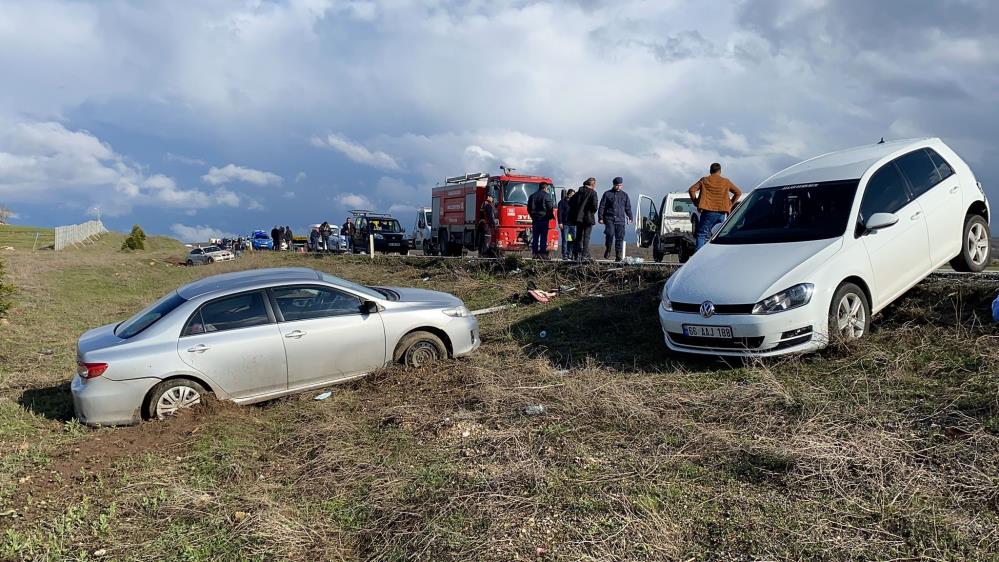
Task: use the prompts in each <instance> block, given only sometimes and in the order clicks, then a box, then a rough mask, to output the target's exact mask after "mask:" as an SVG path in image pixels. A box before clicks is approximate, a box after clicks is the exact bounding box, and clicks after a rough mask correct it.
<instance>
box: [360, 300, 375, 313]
mask: <svg viewBox="0 0 999 562" xmlns="http://www.w3.org/2000/svg"><path fill="white" fill-rule="evenodd" d="M378 311H379V308H378V303H376V302H375V301H364V302H362V303H361V314H372V313H374V312H378Z"/></svg>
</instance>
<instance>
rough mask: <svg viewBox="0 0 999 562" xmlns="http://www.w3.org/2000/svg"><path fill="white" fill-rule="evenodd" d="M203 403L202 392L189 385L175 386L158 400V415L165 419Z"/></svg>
mask: <svg viewBox="0 0 999 562" xmlns="http://www.w3.org/2000/svg"><path fill="white" fill-rule="evenodd" d="M200 403H201V394H200V393H199V392H198V391H197V390H195V389H193V388H191V387H189V386H175V387H173V388H171V389H169V390H167V391H166V392H164V393H163V396H160V399H159V401H157V402H156V417H157V418H160V419H163V418H165V417H167V416H172V415H174V414H176V413H177V412H178V411H180V410H183V409H186V408H191V407H192V406H196V405H198V404H200Z"/></svg>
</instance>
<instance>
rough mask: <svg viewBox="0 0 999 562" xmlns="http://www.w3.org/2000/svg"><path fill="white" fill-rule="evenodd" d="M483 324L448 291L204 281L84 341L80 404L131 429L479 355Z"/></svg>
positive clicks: (301, 280) (228, 277) (251, 276)
mask: <svg viewBox="0 0 999 562" xmlns="http://www.w3.org/2000/svg"><path fill="white" fill-rule="evenodd" d="M479 343H480V341H479V327H478V322H477V321H476V319H475V317H474V316H472V315H471V314H470V313H469V311H468V309H467V308H466V307H465V305H464V304H463V303H462V301H461V300H460V299H458V298H457V297H455V296H453V295H449V294H447V293H441V292H436V291H428V290H424V289H404V288H397V287H391V288H389V287H366V286H362V285H358V284H355V283H351V282H349V281H346V280H343V279H340V278H338V277H334V276H332V275H327V274H325V273H321V272H318V271H314V270H311V269H303V268H287V269H258V270H251V271H243V272H237V273H228V274H224V275H216V276H212V277H207V278H205V279H202V280H200V281H196V282H194V283H191V284H189V285H185V286H183V287H181V288H180V289H177V290H176V291H173V292H171V293H170V294H168V295H166V296H165V297H163V298H162V299H160V300H159V301H157V302H155V303H153V304H152V305H151V306H150V307H149V308H147V309H145V310H143V311H142V312H140V313H138V314H136V315H135V316H134V317H132V318H131V319H129V320H126V321H125V322H121V323H119V324H111V325H108V326H103V327H101V328H96V329H93V330H90V331H89V332H86V333H85V334H83V336H81V337H80V340H79V343H78V352H77V362H78V369H77V374H76V376H75V377H74V378H73V384H72V392H73V405H74V407H75V409H76V416H77V418H79V420H80V421H81V422H83V423H85V424H88V425H127V424H133V423H137V422H138V421H140V420H141V419H143V418H146V419H149V418H163V417H165V416H168V415H170V414H173V413H175V412H177V411H178V410H180V409H182V408H186V407H190V406H193V405H196V404H199V403H200V402H201V401H202V400H203V398H204V397H205V396H206V394H208V393H212V394H214V395H215V397H216V398H217V399H220V400H231V401H233V402H236V403H238V404H249V403H253V402H260V401H263V400H270V399H273V398H278V397H280V396H285V395H289V394H294V393H297V392H304V391H308V390H313V389H317V388H321V387H324V386H329V385H331V384H335V383H340V382H343V381H347V380H350V379H354V378H357V377H361V376H364V375H365V374H367V373H370V372H372V371H374V370H377V369H379V368H381V367H384V366H385V365H387V364H389V363H391V362H393V361H396V362H400V363H403V364H405V365H408V366H411V367H419V366H422V365H426V364H429V363H432V362H435V361H437V360H439V359H443V358H446V357H456V356H461V355H465V354H468V353H471V352H472V351H474V350H475V349H476V348H477V347H478V346H479Z"/></svg>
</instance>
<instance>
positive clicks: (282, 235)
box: [271, 225, 294, 250]
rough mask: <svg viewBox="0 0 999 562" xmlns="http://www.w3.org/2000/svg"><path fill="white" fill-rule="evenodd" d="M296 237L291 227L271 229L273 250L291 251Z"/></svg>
mask: <svg viewBox="0 0 999 562" xmlns="http://www.w3.org/2000/svg"><path fill="white" fill-rule="evenodd" d="M293 240H294V235H293V234H292V232H291V227H290V226H277V225H274V228H272V229H271V242H272V243H273V246H272V248H271V249H273V250H282V249H284V250H291V247H292V241H293Z"/></svg>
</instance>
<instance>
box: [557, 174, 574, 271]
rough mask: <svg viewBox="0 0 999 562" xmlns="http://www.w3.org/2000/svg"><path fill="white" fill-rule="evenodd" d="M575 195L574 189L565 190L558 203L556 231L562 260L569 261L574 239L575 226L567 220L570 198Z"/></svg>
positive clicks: (570, 220)
mask: <svg viewBox="0 0 999 562" xmlns="http://www.w3.org/2000/svg"><path fill="white" fill-rule="evenodd" d="M575 194H576V190H575V189H567V190H565V191H563V192H562V200H561V201H559V202H558V217H557V218H558V229H559V234H561V237H559V246H560V249H561V254H562V259H564V260H567V259H569V257H570V255H571V254H572V243H573V240H574V239H575V238H576V226H575V225H574V224H572V219H570V218H569V207H570V204H569V202H570V201H572V196H573V195H575Z"/></svg>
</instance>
